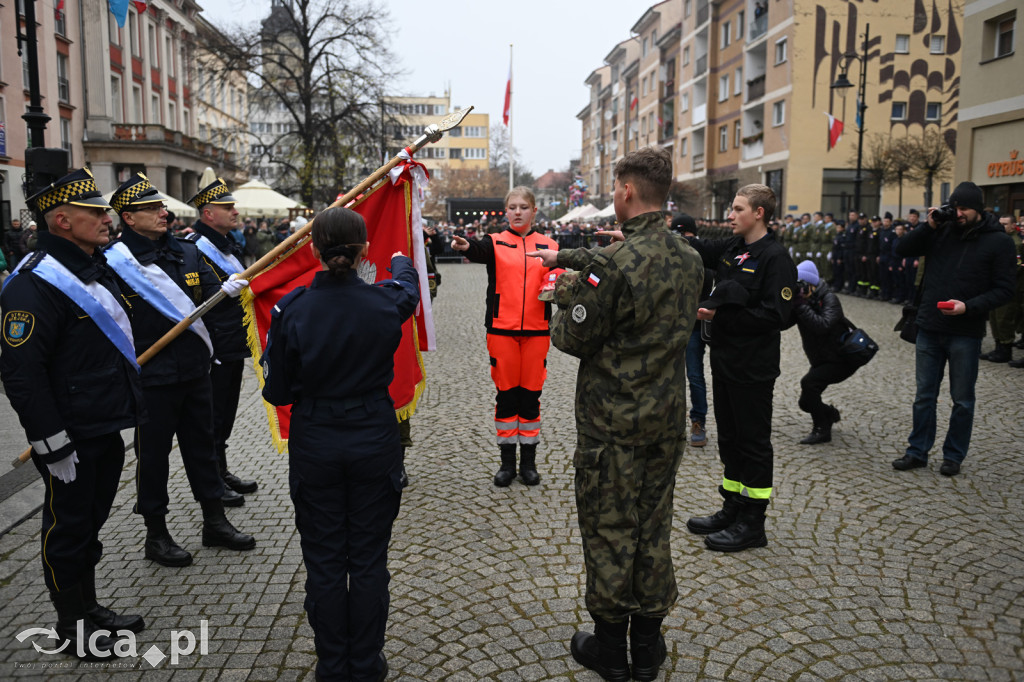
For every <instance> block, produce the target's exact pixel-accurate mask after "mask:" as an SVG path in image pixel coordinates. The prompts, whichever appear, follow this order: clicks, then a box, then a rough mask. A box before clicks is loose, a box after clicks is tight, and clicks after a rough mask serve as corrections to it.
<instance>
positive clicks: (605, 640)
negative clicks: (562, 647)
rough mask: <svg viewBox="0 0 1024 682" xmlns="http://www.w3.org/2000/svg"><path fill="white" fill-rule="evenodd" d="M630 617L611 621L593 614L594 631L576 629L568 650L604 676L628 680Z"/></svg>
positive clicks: (617, 681) (611, 681) (613, 680)
mask: <svg viewBox="0 0 1024 682" xmlns="http://www.w3.org/2000/svg"><path fill="white" fill-rule="evenodd" d="M628 628H629V621H623V622H621V623H609V622H607V621H604V620H601V619H600V618H594V634H590V633H589V632H577V633H576V634H575V635H573V636H572V641H571V642H570V643H569V651H571V652H572V657H573V658H574V659H575V660H576V662H577V663H579V664H580V665H582V666H583V667H584V668H588V669H589V670H593V671H594V672H596V673H597V674H598V675H600V676H601V679H603V680H609V682H626V681H627V680H629V661H628V659H627V658H626V630H627V629H628Z"/></svg>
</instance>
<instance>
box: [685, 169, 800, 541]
mask: <svg viewBox="0 0 1024 682" xmlns="http://www.w3.org/2000/svg"><path fill="white" fill-rule="evenodd" d="M774 212H775V194H774V193H773V192H772V190H771V189H770V188H768V187H766V186H765V185H746V186H745V187H741V188H740V190H739V191H738V192H737V193H736V197H735V199H733V202H732V212H731V213H730V214H729V220H730V221H731V222H732V230H733V235H734V236H733V237H731V238H730V239H722V240H718V241H699V242H696V243H695V244H694V248H696V249H697V251H698V252H699V253H700V255H701V257H702V258H703V260H704V265H705V266H707V267H709V268H714V269H715V274H716V276H715V290H714V291H713V292H712V294H711V297H710V298H709V299H708V300H706V301H702V302H701V304H700V308H699V309H698V311H697V318H698V319H701V320H709V321H711V325H710V326H711V328H712V331H711V341H710V346H711V384H712V391H713V395H714V404H715V424H716V426H717V427H718V454H719V457H720V458H721V460H722V465H723V466H724V468H725V473H724V475H723V477H722V483H721V485H720V486H719V488H718V491H719V493H721V495H722V497H723V498H724V500H725V502H724V504H723V505H722V509H721V510H720V511H718V512H716V513H715V514H712V515H710V516H699V517H694V518H691V519H690V520H689V521H687V522H686V527H687V528H688V529H689V530H690V532H692V533H697V534H699V535H706V536H707V537H705V538H704V544H705V545H707V547H708V549H712V550H715V551H719V552H736V551H739V550H743V549H747V548H748V547H764V546H765V545H767V544H768V538H767V536H766V535H765V531H764V519H765V511H766V510H767V508H768V502H769V499H770V498H771V494H772V482H773V466H774V451H773V450H772V442H771V432H772V394H773V392H774V389H775V379H776V377H778V376H779V357H780V343H781V338H782V335H781V330H782V328H783V327H784V326H785V325H786V323H787V322H788V321H789V316H790V309H791V308H792V305H793V292H794V291H796V267H795V266H794V265H793V261H792V259H791V258H790V257H789V254H787V253H786V251H785V250H784V249H783V248H782V246H780V245H779V244H778V243H777V242H776V241H775V237H774V235H773V234H772V231H771V230H769V229H768V227H767V222H768V221H769V220H771V217H772V214H773V213H774Z"/></svg>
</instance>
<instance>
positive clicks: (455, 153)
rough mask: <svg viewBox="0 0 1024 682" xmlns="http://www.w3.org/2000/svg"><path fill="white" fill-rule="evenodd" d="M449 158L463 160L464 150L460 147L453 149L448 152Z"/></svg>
mask: <svg viewBox="0 0 1024 682" xmlns="http://www.w3.org/2000/svg"><path fill="white" fill-rule="evenodd" d="M448 158H449V159H461V158H462V149H461V148H460V147H451V148H450V149H449V150H448Z"/></svg>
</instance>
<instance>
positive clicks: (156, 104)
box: [149, 95, 160, 125]
mask: <svg viewBox="0 0 1024 682" xmlns="http://www.w3.org/2000/svg"><path fill="white" fill-rule="evenodd" d="M149 115H150V117H151V118H152V119H153V120H151V121H150V123H152V124H153V125H160V95H152V96H150V98H149Z"/></svg>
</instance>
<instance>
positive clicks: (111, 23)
mask: <svg viewBox="0 0 1024 682" xmlns="http://www.w3.org/2000/svg"><path fill="white" fill-rule="evenodd" d="M107 24H108V26H107V30H108V31H109V32H110V42H112V43H113V44H114V45H120V44H121V29H120V28H118V26H117V19H115V18H114V13H113V12H107Z"/></svg>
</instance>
